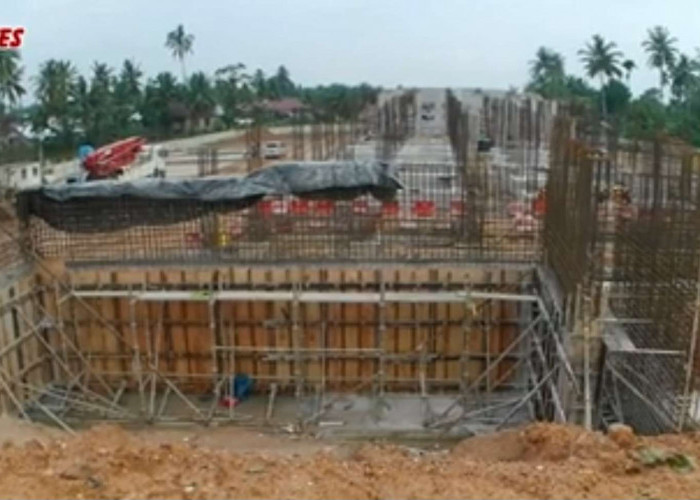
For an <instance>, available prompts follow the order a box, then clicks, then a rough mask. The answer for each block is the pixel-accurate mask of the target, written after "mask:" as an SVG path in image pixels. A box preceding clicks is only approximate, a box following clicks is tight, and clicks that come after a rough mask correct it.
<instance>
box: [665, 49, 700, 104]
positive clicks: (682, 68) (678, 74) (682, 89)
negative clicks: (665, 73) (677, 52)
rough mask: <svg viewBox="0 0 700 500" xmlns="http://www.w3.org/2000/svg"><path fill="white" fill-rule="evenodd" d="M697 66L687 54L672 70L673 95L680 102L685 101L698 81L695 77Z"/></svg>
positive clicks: (682, 55) (680, 58)
mask: <svg viewBox="0 0 700 500" xmlns="http://www.w3.org/2000/svg"><path fill="white" fill-rule="evenodd" d="M694 66H695V65H694V64H693V61H692V60H691V59H690V58H689V57H688V56H687V55H685V54H681V56H680V57H679V58H678V60H677V61H676V64H675V65H674V66H673V68H672V69H671V74H670V77H669V80H670V83H671V94H672V95H673V97H674V98H676V100H678V101H683V100H684V98H685V97H686V95H687V94H688V90H690V89H691V88H692V87H693V86H694V85H695V84H696V83H697V81H698V77H697V76H696V75H695V72H694V71H695V67H694Z"/></svg>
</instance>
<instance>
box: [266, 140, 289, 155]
mask: <svg viewBox="0 0 700 500" xmlns="http://www.w3.org/2000/svg"><path fill="white" fill-rule="evenodd" d="M286 154H287V147H286V146H285V144H284V143H283V142H280V141H267V142H266V143H265V144H263V158H265V159H274V158H284V156H285V155H286Z"/></svg>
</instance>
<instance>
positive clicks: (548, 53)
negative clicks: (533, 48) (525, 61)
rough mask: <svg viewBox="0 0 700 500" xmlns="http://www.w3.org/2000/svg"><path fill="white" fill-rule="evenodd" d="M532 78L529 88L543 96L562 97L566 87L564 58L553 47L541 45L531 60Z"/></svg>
mask: <svg viewBox="0 0 700 500" xmlns="http://www.w3.org/2000/svg"><path fill="white" fill-rule="evenodd" d="M530 78H531V80H530V83H529V84H528V85H527V88H528V90H530V91H533V92H536V93H538V94H540V95H542V96H543V97H549V98H551V97H561V96H562V94H563V93H564V91H565V87H566V86H565V83H564V80H565V73H564V58H563V57H562V56H561V54H559V53H557V52H555V51H553V50H551V49H548V48H546V47H540V48H539V49H538V50H537V53H536V54H535V58H534V59H533V60H531V61H530Z"/></svg>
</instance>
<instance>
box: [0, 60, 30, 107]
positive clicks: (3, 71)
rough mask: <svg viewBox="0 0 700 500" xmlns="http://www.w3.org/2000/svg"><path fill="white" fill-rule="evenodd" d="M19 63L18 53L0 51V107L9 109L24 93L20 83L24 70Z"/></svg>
mask: <svg viewBox="0 0 700 500" xmlns="http://www.w3.org/2000/svg"><path fill="white" fill-rule="evenodd" d="M19 62H20V57H19V53H18V52H14V51H8V50H5V51H2V50H0V105H3V106H4V105H5V104H7V105H8V107H9V106H11V105H13V104H15V103H16V102H17V100H18V99H19V98H20V97H22V96H23V95H24V94H25V93H26V90H25V89H24V87H23V86H22V83H21V81H22V73H23V72H24V68H22V67H21V66H20V65H19Z"/></svg>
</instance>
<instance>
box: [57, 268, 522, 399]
mask: <svg viewBox="0 0 700 500" xmlns="http://www.w3.org/2000/svg"><path fill="white" fill-rule="evenodd" d="M68 274H69V276H70V279H71V281H72V283H73V285H74V286H76V287H79V288H81V287H82V288H92V289H94V288H104V289H111V288H115V287H116V288H119V287H121V288H122V289H123V288H133V289H139V290H141V289H187V290H191V291H192V298H191V299H190V300H182V301H163V302H156V301H152V302H138V301H136V302H134V303H133V304H132V303H131V299H130V298H129V297H116V298H115V297H109V298H91V299H87V301H88V303H89V304H90V305H91V307H93V308H94V310H95V311H96V312H97V313H98V314H99V315H100V316H101V317H102V318H104V320H105V321H106V323H108V325H109V327H108V326H106V325H105V324H103V323H102V322H101V321H99V320H97V319H96V318H95V316H94V315H91V314H88V313H87V312H86V311H84V310H81V307H79V306H76V305H75V304H66V305H64V306H63V307H62V308H61V314H62V315H63V321H64V322H65V323H66V324H67V325H68V329H69V330H71V329H72V331H74V332H75V336H76V342H77V344H78V345H80V347H81V349H83V350H84V352H85V354H86V355H90V356H89V357H90V359H91V363H92V368H94V369H95V370H96V371H101V372H104V373H105V374H107V375H108V376H110V377H111V378H112V379H113V380H115V381H116V380H126V381H129V382H130V383H133V382H134V381H135V378H134V373H133V370H134V367H133V363H132V359H131V358H132V357H133V356H132V353H133V349H134V348H135V349H138V351H139V352H141V353H142V354H145V355H146V356H147V358H148V359H149V360H150V363H151V367H154V368H157V369H158V370H159V371H160V372H161V373H163V374H164V375H167V376H171V377H174V378H177V380H178V382H180V383H187V384H188V385H189V386H190V387H191V388H193V389H195V390H199V391H207V390H209V389H210V388H211V387H212V382H213V381H214V380H215V378H216V376H223V375H231V374H234V373H246V374H249V375H251V376H252V377H254V378H256V380H257V381H258V386H259V387H265V386H266V385H268V384H269V383H270V382H275V383H277V384H279V385H280V386H281V387H282V388H292V387H293V386H294V382H295V373H296V371H297V367H298V365H299V360H300V359H301V360H302V362H301V364H300V366H301V368H300V369H301V371H302V375H303V378H304V381H305V384H307V385H308V386H317V387H318V386H323V387H325V388H331V389H352V388H354V387H358V386H359V385H362V386H363V387H364V388H367V387H369V386H370V384H369V383H368V382H372V383H374V381H378V380H379V379H378V376H377V373H378V371H379V366H380V362H379V353H380V352H381V353H383V359H384V366H385V370H384V374H383V383H384V384H385V385H386V387H387V388H389V389H391V388H395V389H406V390H418V389H419V388H420V380H421V379H425V380H426V383H427V384H428V385H429V386H430V388H432V389H434V390H442V389H445V390H450V389H455V388H457V387H458V386H459V384H460V383H468V382H469V381H470V380H475V379H476V378H477V377H478V376H479V375H480V374H481V373H482V372H483V371H484V370H485V369H486V367H487V366H489V363H490V362H491V361H492V360H493V359H495V358H496V357H497V356H498V355H499V353H500V352H502V351H503V350H504V349H505V348H506V347H507V346H508V345H509V344H510V343H511V342H512V341H513V340H514V339H515V338H516V336H517V333H518V331H519V328H520V321H521V318H520V315H521V311H520V308H519V307H518V305H517V304H514V303H505V302H498V301H493V302H488V301H483V302H478V301H473V302H470V303H465V304H461V303H430V302H426V303H415V304H408V303H387V304H386V305H385V307H384V310H383V311H382V310H381V307H380V305H379V304H376V303H367V304H354V303H302V304H299V307H298V309H297V311H296V312H295V311H294V307H293V304H292V303H289V302H272V301H232V302H225V301H224V302H216V303H213V304H210V302H209V301H208V300H207V299H206V291H207V290H210V291H211V290H217V289H219V288H220V287H221V288H240V289H267V290H272V289H280V288H287V289H288V288H290V287H306V288H312V289H318V290H325V289H328V290H369V289H372V290H376V289H381V288H382V287H381V286H380V285H379V283H380V282H383V283H384V285H383V288H385V289H386V290H393V289H404V290H407V289H408V290H411V289H413V288H416V289H444V288H446V287H451V288H454V289H461V288H464V289H468V288H472V287H483V286H486V285H489V284H490V285H492V286H493V287H494V288H495V289H498V287H502V286H504V285H513V287H512V288H513V290H517V286H518V285H519V284H520V283H521V282H522V281H523V280H524V279H525V278H526V276H524V275H523V273H522V271H520V272H519V271H513V270H507V271H498V272H490V271H488V270H484V269H479V268H473V269H469V268H461V267H449V266H435V267H399V266H396V267H382V268H375V267H361V266H357V267H349V268H341V267H326V268H321V267H309V266H306V267H289V268H285V267H267V268H266V267H230V268H221V267H217V268H190V269H160V270H152V269H143V270H140V269H130V270H121V269H119V270H105V269H81V270H71V271H69V272H68ZM69 302H70V301H69ZM295 322H296V324H297V326H298V330H297V334H298V337H295V330H294V324H295ZM381 324H384V326H385V328H384V329H383V330H382V331H380V325H381ZM113 330H117V331H118V332H120V334H121V340H120V339H119V338H118V336H115V334H114V332H113ZM215 346H219V349H218V350H216V349H214V347H215ZM322 354H323V355H322ZM512 363H513V361H512V360H509V359H506V360H504V361H503V363H502V364H501V365H499V366H498V368H497V369H494V370H493V371H492V373H491V376H490V377H488V383H489V384H496V383H497V382H498V381H499V379H501V380H500V382H501V383H504V382H509V381H510V379H505V380H502V376H503V375H504V374H506V373H507V371H508V369H509V367H510V366H512ZM363 384H364V385H363Z"/></svg>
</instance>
